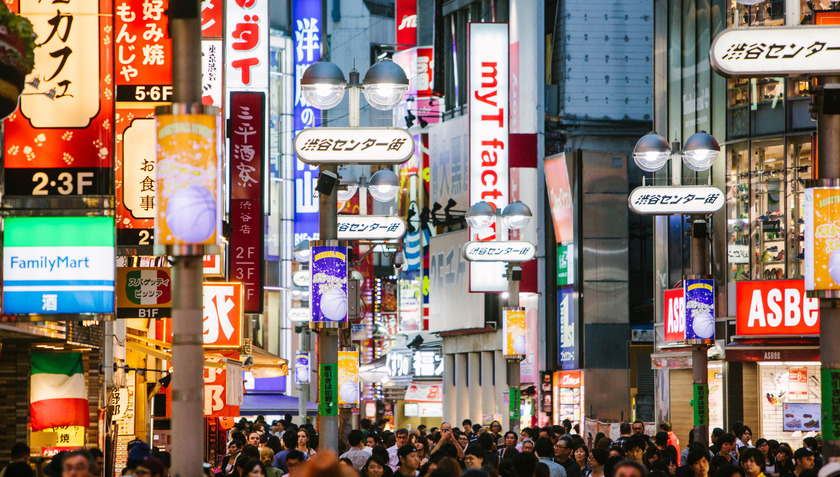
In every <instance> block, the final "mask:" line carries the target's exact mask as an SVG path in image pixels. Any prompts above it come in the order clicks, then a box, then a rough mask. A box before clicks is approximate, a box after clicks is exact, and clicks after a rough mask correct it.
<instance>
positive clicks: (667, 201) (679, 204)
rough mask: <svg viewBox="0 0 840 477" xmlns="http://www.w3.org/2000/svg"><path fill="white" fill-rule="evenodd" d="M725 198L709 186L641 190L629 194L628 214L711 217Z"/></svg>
mask: <svg viewBox="0 0 840 477" xmlns="http://www.w3.org/2000/svg"><path fill="white" fill-rule="evenodd" d="M725 200H726V196H725V195H724V193H723V192H721V191H720V189H718V188H717V187H711V186H661V187H660V186H642V187H636V188H635V189H633V191H632V192H630V197H629V198H628V202H629V203H630V210H632V211H633V212H635V213H637V214H639V215H672V214H685V215H689V214H701V215H702V214H713V213H715V212H717V211H718V210H720V209H721V207H723V204H724V202H725Z"/></svg>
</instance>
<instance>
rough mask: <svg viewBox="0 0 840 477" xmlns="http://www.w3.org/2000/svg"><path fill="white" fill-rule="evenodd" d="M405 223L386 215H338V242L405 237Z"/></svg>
mask: <svg viewBox="0 0 840 477" xmlns="http://www.w3.org/2000/svg"><path fill="white" fill-rule="evenodd" d="M405 230H406V226H405V221H404V220H403V219H401V218H399V217H391V216H387V215H339V216H338V239H339V240H392V239H399V238H400V237H402V236H403V235H405Z"/></svg>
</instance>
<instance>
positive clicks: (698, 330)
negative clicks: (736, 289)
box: [683, 279, 715, 340]
mask: <svg viewBox="0 0 840 477" xmlns="http://www.w3.org/2000/svg"><path fill="white" fill-rule="evenodd" d="M683 293H684V295H685V308H684V310H685V311H684V313H685V339H686V340H714V339H715V281H714V280H712V279H685V280H683Z"/></svg>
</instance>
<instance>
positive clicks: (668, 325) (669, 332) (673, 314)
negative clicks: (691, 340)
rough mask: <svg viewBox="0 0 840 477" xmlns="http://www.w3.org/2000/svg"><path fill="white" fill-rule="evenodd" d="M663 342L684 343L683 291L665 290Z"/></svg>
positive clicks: (678, 289) (680, 289) (679, 289)
mask: <svg viewBox="0 0 840 477" xmlns="http://www.w3.org/2000/svg"><path fill="white" fill-rule="evenodd" d="M663 295H664V297H665V300H664V301H665V316H664V322H665V341H680V342H682V341H685V299H684V298H683V289H682V288H677V289H676V290H665V291H664V292H663Z"/></svg>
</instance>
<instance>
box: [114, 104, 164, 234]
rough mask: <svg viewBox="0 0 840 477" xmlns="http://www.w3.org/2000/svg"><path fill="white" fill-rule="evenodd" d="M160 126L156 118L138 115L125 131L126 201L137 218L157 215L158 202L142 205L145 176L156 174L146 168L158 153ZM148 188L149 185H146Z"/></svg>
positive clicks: (123, 178) (124, 174)
mask: <svg viewBox="0 0 840 477" xmlns="http://www.w3.org/2000/svg"><path fill="white" fill-rule="evenodd" d="M156 135H157V128H156V127H155V120H154V118H135V119H134V120H132V121H131V124H130V125H129V126H128V127H127V128H126V129H125V131H124V132H123V144H122V147H123V167H122V168H121V169H122V186H123V195H122V196H123V205H125V208H126V209H128V210H129V211H130V212H131V215H132V216H133V217H134V218H135V219H154V218H155V214H156V213H157V206H156V204H153V205H152V207H144V206H143V196H144V193H143V189H144V184H146V183H145V182H144V181H143V178H144V177H145V176H151V177H152V178H156V177H157V176H156V175H155V171H145V168H144V164H146V163H148V162H149V161H151V162H152V164H154V161H155V158H156V157H157V151H156V147H157V143H156V142H155V139H154V138H155V137H156ZM146 190H148V189H146Z"/></svg>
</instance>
